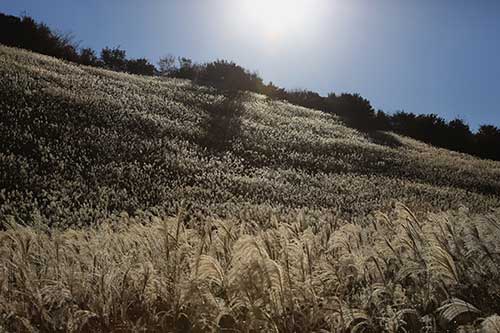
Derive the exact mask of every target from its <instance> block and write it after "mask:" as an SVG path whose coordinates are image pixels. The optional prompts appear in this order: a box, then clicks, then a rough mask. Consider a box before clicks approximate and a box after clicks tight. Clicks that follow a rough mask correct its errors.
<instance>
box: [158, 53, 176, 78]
mask: <svg viewBox="0 0 500 333" xmlns="http://www.w3.org/2000/svg"><path fill="white" fill-rule="evenodd" d="M176 62H177V60H176V58H175V57H174V56H173V55H171V54H167V55H165V56H163V57H161V58H160V60H159V61H158V71H159V73H160V75H163V76H171V75H173V74H174V73H175V72H176V71H177V70H178V69H179V68H178V67H177V65H176Z"/></svg>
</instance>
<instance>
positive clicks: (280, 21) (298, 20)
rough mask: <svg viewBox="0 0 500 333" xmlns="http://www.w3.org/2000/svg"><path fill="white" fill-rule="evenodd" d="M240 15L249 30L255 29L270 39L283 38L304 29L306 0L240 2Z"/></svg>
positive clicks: (243, 0) (308, 3)
mask: <svg viewBox="0 0 500 333" xmlns="http://www.w3.org/2000/svg"><path fill="white" fill-rule="evenodd" d="M241 2H242V8H241V9H242V13H243V16H244V18H245V19H246V21H247V22H245V23H246V24H247V26H248V28H250V29H256V30H257V31H259V32H261V33H263V34H264V35H265V36H267V37H269V38H272V39H279V38H284V37H285V36H287V34H290V33H293V31H296V30H300V29H304V28H305V25H306V24H307V20H308V18H309V17H308V9H309V6H310V5H311V4H312V3H313V2H312V1H310V0H309V1H307V0H241Z"/></svg>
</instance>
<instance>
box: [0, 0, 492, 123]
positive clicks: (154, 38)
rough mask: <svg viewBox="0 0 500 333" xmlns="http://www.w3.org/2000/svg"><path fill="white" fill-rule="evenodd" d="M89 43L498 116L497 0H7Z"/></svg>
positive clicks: (416, 107)
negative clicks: (230, 63) (220, 61)
mask: <svg viewBox="0 0 500 333" xmlns="http://www.w3.org/2000/svg"><path fill="white" fill-rule="evenodd" d="M0 11H1V12H5V13H8V14H13V15H20V14H22V13H23V12H25V13H26V14H27V15H29V16H32V17H34V18H35V19H36V20H41V21H43V22H45V23H47V24H48V25H49V26H50V27H52V28H55V29H57V30H59V31H62V32H73V33H74V35H75V36H76V39H77V40H81V41H82V44H81V45H82V46H89V47H92V48H94V49H101V48H102V47H104V46H118V45H119V46H121V47H122V48H124V49H126V50H127V53H128V56H129V57H146V58H148V59H150V60H151V61H152V62H156V61H157V59H158V58H159V56H161V55H163V54H167V53H171V54H173V55H176V56H185V57H188V58H192V59H193V60H194V61H197V62H203V61H209V60H215V59H217V58H224V59H227V60H234V61H235V62H237V63H238V64H240V65H242V66H244V67H246V68H248V69H251V70H256V71H258V72H259V73H260V74H261V76H262V77H263V78H264V80H265V81H273V82H274V83H275V84H277V85H279V86H282V87H286V88H307V89H310V90H314V91H318V92H319V93H321V94H324V95H326V94H327V93H328V92H331V91H334V92H358V93H360V94H361V95H362V96H364V97H366V98H368V99H369V100H370V101H371V102H372V105H373V106H374V107H375V108H376V109H383V110H385V111H388V112H393V111H396V110H400V109H403V110H405V111H409V112H414V113H437V114H439V115H441V116H443V117H445V118H447V119H451V118H454V117H461V118H463V119H465V120H466V121H467V122H469V123H470V124H471V126H472V128H473V129H476V128H477V126H478V125H479V124H483V123H492V124H496V125H500V1H499V0H491V1H489V0H439V1H438V0H418V1H417V0H415V1H409V0H408V1H401V0H182V1H180V0H179V1H173V0H170V1H169V0H43V1H42V0H0Z"/></svg>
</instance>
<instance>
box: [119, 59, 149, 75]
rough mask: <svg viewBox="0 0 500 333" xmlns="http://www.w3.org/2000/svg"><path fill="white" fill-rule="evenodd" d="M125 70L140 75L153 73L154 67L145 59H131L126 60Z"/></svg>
mask: <svg viewBox="0 0 500 333" xmlns="http://www.w3.org/2000/svg"><path fill="white" fill-rule="evenodd" d="M126 67H127V72H129V73H132V74H140V75H149V76H153V75H155V72H156V68H155V66H154V65H152V64H151V63H150V62H149V61H148V60H147V59H145V58H139V59H131V60H127V62H126Z"/></svg>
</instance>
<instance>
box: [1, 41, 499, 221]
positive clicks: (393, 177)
mask: <svg viewBox="0 0 500 333" xmlns="http://www.w3.org/2000/svg"><path fill="white" fill-rule="evenodd" d="M0 85H1V90H0V109H1V112H0V141H1V142H2V145H1V148H0V169H1V170H2V173H1V177H0V188H1V189H2V192H1V197H2V200H0V218H1V219H2V220H5V219H6V218H11V217H12V216H13V217H14V218H15V220H16V221H22V222H24V223H31V221H32V220H33V219H40V220H41V221H43V222H47V223H49V224H53V225H75V224H89V223H92V222H96V221H98V220H99V219H101V218H104V217H107V216H110V215H112V214H119V213H121V212H127V213H128V214H135V213H136V212H139V211H145V210H150V209H154V210H158V211H160V212H164V213H173V212H175V210H176V209H177V205H178V204H179V203H180V202H181V201H183V200H184V201H186V202H189V203H190V204H191V205H193V207H195V208H196V209H200V210H202V211H203V212H204V213H210V214H216V215H218V216H234V215H238V214H241V213H242V210H244V209H249V210H252V211H254V210H253V208H254V207H265V209H264V211H266V210H277V211H290V210H292V209H295V208H301V207H308V208H309V209H312V210H317V211H322V210H327V211H330V212H331V211H333V212H335V214H339V216H342V217H344V218H362V217H364V216H365V215H366V214H367V213H369V212H371V211H373V210H375V209H383V208H387V207H389V206H390V205H391V203H392V202H393V201H395V200H397V201H400V202H403V203H405V204H407V205H408V206H409V207H411V208H413V209H416V210H417V211H420V210H421V211H427V210H429V209H430V210H433V209H449V208H457V207H459V206H460V205H463V204H466V205H467V206H468V207H470V208H471V209H473V210H476V211H482V210H485V209H487V208H488V207H492V206H497V205H499V203H500V163H498V162H493V161H483V160H479V159H476V158H473V157H471V156H468V155H463V154H459V153H454V152H450V151H447V150H444V149H436V148H433V147H430V146H428V145H425V144H422V143H419V142H417V141H414V140H412V139H409V138H405V137H401V136H398V135H395V134H391V133H380V134H379V135H378V137H377V138H372V137H367V136H365V135H364V134H361V133H360V132H358V131H356V130H353V129H351V128H348V127H346V126H345V125H344V124H343V123H342V122H341V121H340V120H339V119H338V118H336V117H335V116H332V115H327V114H324V113H321V112H318V111H313V110H309V109H306V108H302V107H297V106H293V105H290V104H286V103H283V102H277V101H272V100H270V99H268V98H265V97H264V96H261V95H256V94H250V93H247V94H244V95H243V96H236V97H234V96H229V97H224V96H223V95H221V94H219V93H217V91H216V90H212V89H209V88H204V87H200V86H195V85H193V84H191V83H190V81H187V80H175V79H161V78H156V77H140V76H133V75H128V74H123V73H116V72H111V71H107V70H103V69H97V68H92V67H85V66H77V65H72V64H69V63H65V62H63V61H60V60H56V59H54V58H50V57H47V56H42V55H38V54H33V53H31V52H27V51H21V50H18V49H13V48H8V47H0ZM232 109H235V110H236V111H234V112H233V111H231V110H232ZM221 110H222V111H221ZM224 112H225V115H224ZM221 115H222V116H221ZM228 127H229V128H228ZM225 136H226V137H225ZM221 140H223V141H225V142H218V141H221Z"/></svg>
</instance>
